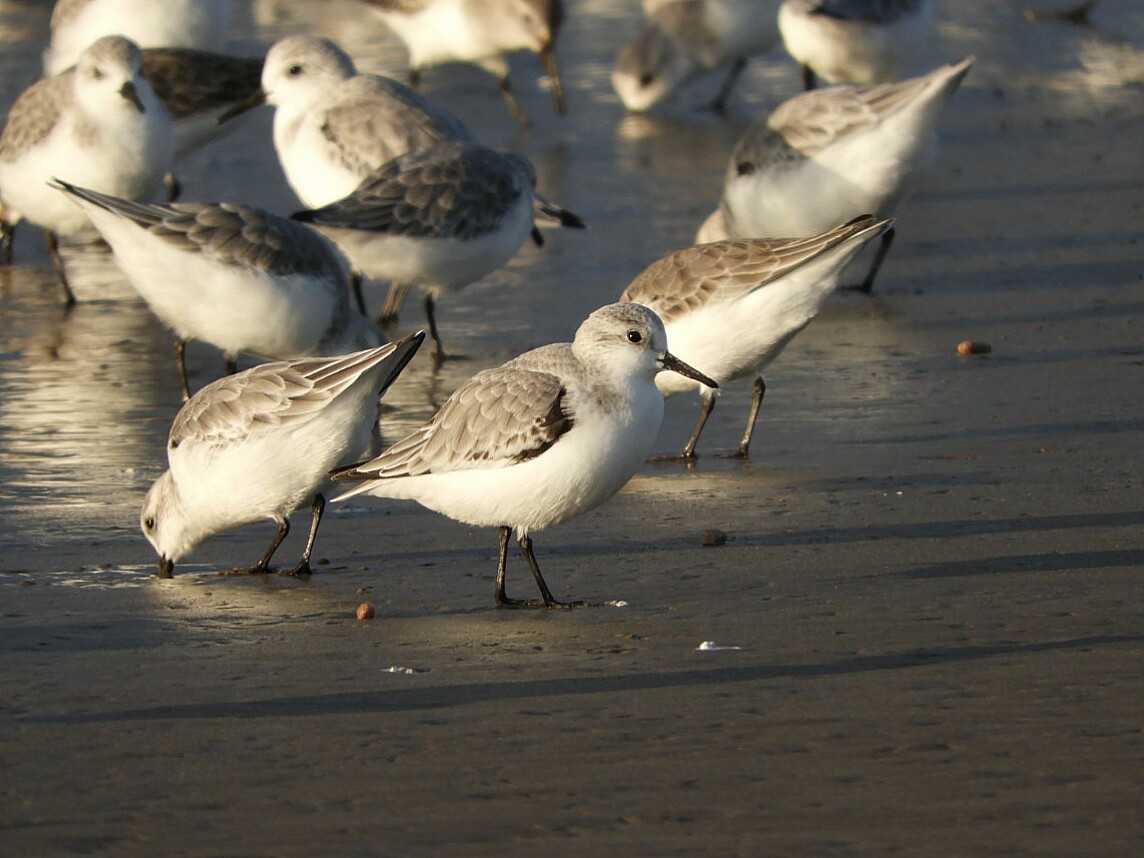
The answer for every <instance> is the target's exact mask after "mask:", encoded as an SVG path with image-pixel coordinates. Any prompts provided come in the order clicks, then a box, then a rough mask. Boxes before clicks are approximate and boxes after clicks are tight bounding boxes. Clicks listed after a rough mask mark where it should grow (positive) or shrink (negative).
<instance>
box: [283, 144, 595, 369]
mask: <svg viewBox="0 0 1144 858" xmlns="http://www.w3.org/2000/svg"><path fill="white" fill-rule="evenodd" d="M535 184H536V172H535V170H533V167H532V164H531V163H530V162H529V160H528V159H527V158H525V157H524V156H523V155H517V154H512V153H507V154H502V153H500V152H497V151H495V150H493V149H489V148H487V147H485V146H480V145H477V144H475V143H465V142H457V141H447V142H444V143H438V144H437V145H435V146H431V147H430V148H428V149H420V150H417V151H414V152H410V153H408V154H406V155H402V156H401V157H400V158H397V159H395V160H393V161H390V162H389V163H388V164H385V165H384V166H382V168H381V169H380V170H377V171H376V172H375V173H374V174H373V175H372V176H370V177H369V178H367V179H366V180H365V181H364V182H362V184H361V186H360V187H358V189H357V190H355V191H354V192H353V193H352V194H351V195H350V196H348V197H346V198H345V199H344V200H341V201H339V202H336V203H334V204H333V205H329V206H325V207H323V208H319V209H312V210H309V211H303V212H298V213H296V214H294V215H293V217H294V218H295V219H297V220H300V221H304V222H306V223H312V224H314V225H315V226H316V227H318V228H319V229H321V230H322V231H323V232H324V233H325V234H326V235H327V236H329V237H330V238H331V239H333V240H334V241H335V242H336V243H337V245H338V246H339V247H340V248H341V249H342V250H343V251H344V252H345V253H346V255H347V256H349V258H350V260H351V262H352V263H353V266H354V268H355V269H356V270H357V271H360V272H362V273H363V274H365V275H366V276H367V277H372V278H376V279H380V280H388V281H389V282H390V283H391V286H390V291H389V296H388V297H387V299H386V303H385V309H384V312H383V315H382V321H383V322H388V321H391V320H392V319H394V318H396V315H397V311H398V310H399V309H400V308H401V304H402V302H403V301H404V299H405V295H406V293H407V292H408V290H409V288H410V287H411V286H420V287H421V288H422V289H423V290H424V291H425V294H426V297H425V312H426V315H427V316H428V319H429V330H430V334H431V335H432V337H433V343H434V354H435V356H436V358H437V360H438V362H440V361H441V360H443V359H444V358H445V351H444V348H443V347H442V345H441V338H440V336H439V335H438V333H437V322H436V318H435V316H434V305H435V301H436V299H437V298H438V297H439V296H440V295H441V293H443V292H446V291H453V290H458V289H462V288H464V287H465V286H468V285H469V284H470V283H473V282H475V281H477V280H479V279H480V278H482V277H484V276H485V275H486V274H488V273H490V272H492V271H495V270H496V269H497V268H500V267H501V266H502V265H504V264H505V263H506V262H508V260H509V259H511V258H512V257H513V255H514V254H515V253H516V252H517V250H518V249H519V248H520V246H521V244H523V243H524V241H525V239H526V238H528V236H529V235H530V234H533V235H534V236H536V235H538V233H537V232H536V227H535V226H534V202H538V203H539V205H538V206H537V209H536V211H538V212H539V213H540V214H541V215H542V216H544V217H546V218H549V219H552V220H555V221H557V222H559V223H560V224H561V225H562V226H567V227H574V228H583V226H584V224H583V222H582V221H581V220H580V219H579V218H578V217H577V216H576V215H574V214H572V213H571V212H569V211H566V210H565V209H562V208H560V207H559V206H557V205H555V204H553V203H549V202H548V201H546V200H544V199H543V198H540V197H537V196H536V195H535V192H534V190H533V188H534V186H535Z"/></svg>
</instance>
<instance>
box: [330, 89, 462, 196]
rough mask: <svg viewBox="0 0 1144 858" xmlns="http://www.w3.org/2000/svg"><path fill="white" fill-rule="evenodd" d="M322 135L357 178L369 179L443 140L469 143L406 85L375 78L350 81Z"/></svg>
mask: <svg viewBox="0 0 1144 858" xmlns="http://www.w3.org/2000/svg"><path fill="white" fill-rule="evenodd" d="M321 131H322V135H323V136H324V137H325V138H326V140H327V141H328V142H329V144H330V146H331V147H332V148H333V150H334V151H335V152H336V153H337V157H338V158H339V159H340V160H341V161H342V163H343V164H344V165H345V166H346V168H347V169H349V170H350V171H352V172H355V173H358V174H363V175H364V174H365V173H369V172H372V171H374V170H376V169H378V168H379V167H381V166H382V165H383V164H385V163H387V162H389V161H392V160H393V159H394V158H397V157H399V156H401V155H404V154H406V153H407V152H412V151H414V150H417V149H425V148H427V147H430V146H432V145H434V144H435V143H439V142H440V141H442V140H469V139H471V135H470V134H469V132H468V129H466V128H465V126H464V125H463V124H462V122H461V121H460V120H459V119H457V118H456V117H455V116H453V115H452V114H450V113H449V112H448V111H446V110H443V109H442V108H440V107H438V106H436V105H435V104H433V103H431V102H430V101H429V100H428V99H426V98H423V97H422V96H420V95H418V94H417V93H416V92H414V91H413V90H411V89H410V88H409V87H407V86H405V85H404V84H401V83H399V82H398V81H395V80H389V79H387V78H381V77H375V76H373V75H358V76H357V77H355V78H353V79H352V80H350V81H349V82H348V83H347V85H346V86H345V88H344V90H343V94H342V96H341V98H339V100H338V103H337V104H334V105H332V106H331V107H329V108H328V109H327V110H325V111H324V113H323V116H322V125H321Z"/></svg>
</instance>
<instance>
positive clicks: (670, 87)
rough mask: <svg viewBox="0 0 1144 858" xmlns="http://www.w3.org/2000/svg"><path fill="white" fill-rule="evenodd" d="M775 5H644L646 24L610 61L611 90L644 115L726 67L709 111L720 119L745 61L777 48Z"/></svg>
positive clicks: (772, 1)
mask: <svg viewBox="0 0 1144 858" xmlns="http://www.w3.org/2000/svg"><path fill="white" fill-rule="evenodd" d="M777 9H778V0H666V2H665V0H658V2H656V0H644V14H645V15H646V16H647V23H646V24H645V26H644V29H643V30H642V31H641V32H640V34H639V36H637V37H636V39H635V41H633V42H632V43H631V44H629V45H627V46H626V47H624V48H623V50H621V51H620V53H619V55H618V56H617V57H616V64H615V67H614V68H613V70H612V86H613V87H614V88H615V90H616V93H617V94H618V95H619V96H620V100H621V101H623V103H624V106H625V107H626V108H627V109H628V110H633V111H637V112H639V111H644V110H649V109H650V108H652V107H654V106H655V105H656V104H658V103H659V102H661V101H663V100H664V99H666V98H668V97H669V96H670V95H671V94H672V93H673V92H675V91H676V90H677V89H678V88H679V87H681V86H683V84H685V83H687V82H688V81H689V80H691V79H692V78H694V77H696V76H698V75H700V74H703V73H705V72H711V71H715V70H716V69H720V68H723V67H725V66H728V65H729V66H730V70H729V72H728V75H727V78H726V80H725V81H724V82H723V86H722V88H721V89H720V90H719V94H718V95H717V96H716V98H715V100H714V101H713V102H712V103H711V108H712V109H713V110H715V111H717V112H719V113H722V112H723V111H724V110H725V109H726V107H727V99H728V98H729V97H730V95H731V90H732V89H733V88H734V86H735V83H736V82H737V81H738V79H739V76H740V75H741V74H742V73H743V70H744V69H745V68H746V67H747V60H748V59H749V58H750V57H753V56H757V55H759V54H764V53H766V52H767V51H769V50H770V49H771V48H772V47H774V45H775V44H776V43H777V42H778V38H779V33H778V25H777V23H776V11H777Z"/></svg>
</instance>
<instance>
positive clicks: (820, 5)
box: [787, 0, 922, 24]
mask: <svg viewBox="0 0 1144 858" xmlns="http://www.w3.org/2000/svg"><path fill="white" fill-rule="evenodd" d="M787 3H789V4H790V5H791V6H793V7H795V8H796V9H798V10H799V11H802V12H804V13H805V14H808V15H824V16H826V17H828V18H836V19H838V20H840V21H861V22H863V23H867V24H889V23H891V22H893V21H896V20H898V19H899V18H902V17H905V16H906V15H912V14H914V13H915V12H917V10H918V8H919V7H920V6H921V3H922V0H787Z"/></svg>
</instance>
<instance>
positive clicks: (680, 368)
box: [658, 352, 719, 390]
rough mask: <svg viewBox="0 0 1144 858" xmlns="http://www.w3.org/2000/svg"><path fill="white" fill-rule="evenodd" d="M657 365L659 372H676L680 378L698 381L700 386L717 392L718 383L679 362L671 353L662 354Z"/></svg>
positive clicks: (688, 365)
mask: <svg viewBox="0 0 1144 858" xmlns="http://www.w3.org/2000/svg"><path fill="white" fill-rule="evenodd" d="M658 363H659V368H660V369H661V370H670V371H671V372H678V373H679V374H680V375H682V376H686V377H687V378H691V379H694V380H695V381H698V382H699V383H700V384H705V385H707V386H708V387H710V388H711V389H712V390H717V389H718V388H719V382H717V381H716V380H715V379H713V378H708V377H707V376H705V375H704V374H703V373H701V372H700V371H699V370H697V369H696V368H695V367H693V366H691V365H690V364H686V363H684V362H683V361H681V360H680V359H679V358H677V357H676V356H675V355H673V354H672V353H671V352H664V353H663V354H662V355H660V358H659V361H658Z"/></svg>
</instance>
